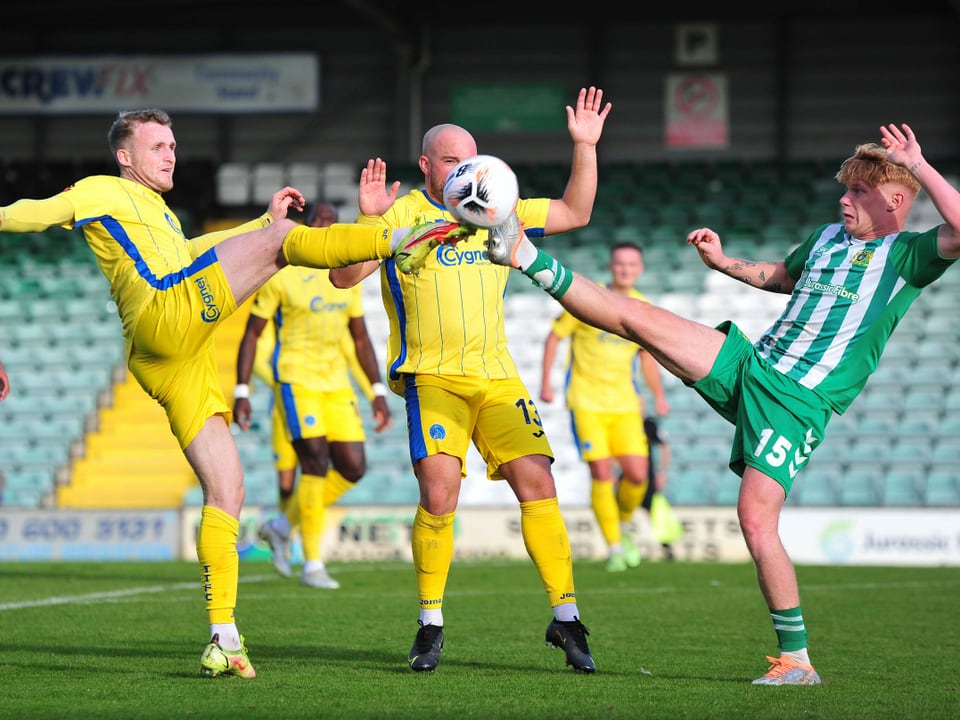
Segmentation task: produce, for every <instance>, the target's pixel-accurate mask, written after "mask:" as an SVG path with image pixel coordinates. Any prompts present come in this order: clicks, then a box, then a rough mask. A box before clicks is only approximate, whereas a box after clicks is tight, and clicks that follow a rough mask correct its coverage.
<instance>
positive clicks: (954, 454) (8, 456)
mask: <svg viewBox="0 0 960 720" xmlns="http://www.w3.org/2000/svg"><path fill="white" fill-rule="evenodd" d="M515 169H517V172H518V176H519V177H520V181H521V186H522V187H523V188H524V194H525V195H542V194H559V193H560V192H562V190H563V184H564V182H565V180H566V177H567V173H568V168H567V167H560V166H557V167H553V166H552V165H551V166H547V165H543V166H539V165H535V164H531V165H529V166H519V167H517V168H515ZM232 170H237V168H233V169H232ZM241 170H243V172H239V173H234V175H233V177H234V180H235V181H236V183H237V185H236V186H235V187H234V190H233V192H234V193H235V194H234V196H233V198H234V199H232V200H231V199H228V198H227V197H221V202H222V203H224V204H225V205H226V204H230V203H233V204H235V205H243V204H246V203H248V202H251V201H252V200H251V198H252V192H253V183H254V181H253V174H254V168H253V166H252V164H250V165H248V166H246V167H245V168H241ZM395 170H397V171H398V172H400V171H407V173H408V176H409V179H410V181H411V182H414V183H418V182H419V176H418V171H417V169H416V168H415V167H411V168H407V169H404V168H399V169H396V168H395ZM230 171H231V168H229V167H226V166H225V167H223V168H221V181H222V182H223V186H224V187H223V188H221V190H222V191H223V192H224V193H226V194H229V192H230V190H229V189H228V185H229V178H230V176H231V172H230ZM284 172H285V173H286V176H285V177H288V178H289V177H292V176H293V174H294V173H295V172H296V173H299V177H300V178H301V180H302V183H317V188H318V192H320V191H321V190H320V188H322V187H323V186H324V183H327V182H329V183H330V186H331V187H336V188H339V189H344V191H345V188H346V187H347V186H348V185H351V186H352V190H351V192H353V193H354V194H355V183H356V177H355V175H356V173H355V172H354V171H353V170H350V169H348V168H346V167H331V168H329V171H327V169H326V168H323V167H319V166H312V167H300V166H298V167H294V166H293V165H290V166H285V168H284ZM824 173H825V171H824V170H823V168H822V167H820V165H819V164H818V163H815V162H809V163H791V164H787V165H782V164H778V163H769V162H764V161H724V162H719V163H703V162H699V163H698V162H689V163H684V162H677V163H666V162H660V163H651V164H649V165H647V166H626V165H613V166H609V167H606V168H601V186H600V191H599V193H598V199H597V203H598V204H597V208H596V209H595V212H594V218H593V222H592V223H591V225H590V226H588V227H587V228H584V229H582V230H579V231H577V232H573V233H568V234H566V235H563V236H557V237H555V238H551V239H550V243H551V246H550V249H551V251H553V252H555V253H556V254H557V255H558V256H559V257H560V258H561V259H562V260H563V261H564V262H566V263H567V264H569V265H570V266H571V267H573V268H574V269H576V270H578V271H580V272H582V273H583V274H585V275H588V276H590V277H594V278H595V279H597V280H603V279H605V278H606V277H607V270H606V261H607V253H608V248H609V247H610V245H611V244H612V243H614V242H617V241H620V240H634V241H636V242H638V243H640V244H641V245H642V246H643V247H644V250H645V260H646V266H647V270H646V273H645V274H644V276H643V277H642V278H641V281H640V288H641V290H642V291H643V292H644V293H645V294H646V295H647V296H648V297H649V298H650V299H651V300H652V301H653V302H655V303H657V304H659V305H662V306H663V307H666V308H668V309H671V310H674V311H675V312H678V313H680V314H682V315H684V316H687V317H691V318H693V319H696V320H699V321H701V322H704V323H707V324H713V323H715V322H716V321H718V320H719V319H727V318H730V319H733V320H734V321H736V322H737V323H738V325H740V326H741V327H742V328H743V329H744V331H745V332H747V334H748V335H749V336H751V337H756V336H757V334H758V333H759V332H761V331H762V330H763V329H764V328H765V327H766V325H767V324H768V323H769V322H770V320H772V318H773V317H775V316H776V314H777V313H778V312H779V309H780V308H781V307H782V301H783V298H782V297H780V296H776V295H771V294H767V293H762V292H759V291H756V290H752V289H750V288H747V287H745V286H743V285H741V284H740V283H737V282H735V281H730V280H729V278H724V277H722V276H720V275H718V274H717V273H710V272H708V271H707V270H706V269H705V267H704V266H703V264H702V263H701V262H700V260H699V258H698V256H697V254H696V252H695V251H693V250H692V249H691V248H689V247H687V246H686V245H685V243H684V241H683V240H684V238H685V235H686V233H687V232H688V231H689V229H690V227H691V223H697V224H700V223H703V224H707V225H709V226H711V227H715V229H717V230H718V231H720V232H721V235H722V236H723V238H724V244H725V249H726V250H727V252H728V253H730V254H740V255H742V256H745V257H748V258H756V259H777V258H781V257H782V256H783V255H784V253H785V251H786V250H787V249H789V247H791V246H792V245H793V244H794V243H796V242H798V241H799V240H800V239H802V235H803V233H804V232H807V231H809V230H812V229H813V226H814V225H815V224H819V223H820V222H822V221H824V220H826V219H832V215H835V212H836V202H837V197H838V188H837V186H836V183H834V182H832V181H831V182H830V183H823V182H821V181H822V180H823V178H824V177H825V175H824ZM401 174H402V173H401ZM398 177H400V175H398ZM403 177H407V176H406V175H405V176H403ZM348 180H349V182H348ZM778 186H780V187H778ZM774 190H777V192H774ZM773 209H776V215H777V217H776V222H773V219H772V218H769V217H768V216H769V214H770V212H771V210H773ZM0 259H2V260H3V261H4V262H3V263H2V264H0V324H2V326H3V327H4V328H5V329H6V330H7V332H6V333H5V339H4V341H3V345H2V346H0V358H3V360H4V363H5V364H6V366H7V369H8V371H9V372H10V374H11V381H12V384H13V386H14V392H12V393H11V395H10V397H9V398H8V399H7V400H5V401H4V402H2V403H0V433H2V437H3V440H4V441H3V443H2V444H0V469H2V470H3V471H4V475H5V483H6V486H5V492H4V495H3V501H4V503H6V504H8V505H9V504H15V505H23V506H31V507H33V506H37V505H40V504H50V503H52V502H54V501H55V500H54V499H55V498H56V492H55V490H56V487H57V485H56V483H57V478H58V477H59V478H60V479H61V481H62V480H63V478H64V472H63V471H64V468H66V467H69V462H70V458H71V452H72V448H73V447H74V445H75V443H78V442H81V441H82V439H83V437H84V433H85V431H87V430H89V429H90V427H91V426H92V424H95V423H94V422H93V421H92V420H91V418H95V417H96V415H97V408H98V406H99V405H100V404H101V403H100V401H101V399H102V397H101V396H102V393H103V392H104V391H107V389H108V388H110V386H111V383H112V382H113V380H115V379H116V378H117V377H118V375H117V372H116V368H117V367H120V368H121V369H122V352H123V345H122V341H121V339H120V331H119V323H118V320H117V318H116V311H115V309H113V307H112V304H111V302H110V299H109V297H108V296H107V291H106V284H105V283H104V281H103V278H102V276H100V274H99V271H98V270H97V269H96V266H95V265H94V264H93V261H92V258H91V257H90V256H89V250H88V249H87V248H86V246H85V244H84V243H83V242H82V240H78V236H77V234H76V233H68V232H67V231H50V232H47V233H32V234H24V235H16V236H14V235H4V234H0ZM958 290H960V271H958V270H957V269H955V268H954V269H951V270H949V271H948V272H947V273H946V274H945V275H944V277H943V278H942V279H941V280H939V281H937V282H936V283H934V284H933V285H932V286H930V287H929V288H927V289H926V290H925V292H924V293H923V294H922V295H921V296H920V298H919V299H918V300H917V301H916V302H915V303H914V307H913V308H912V309H911V310H910V312H909V313H908V315H907V317H906V319H905V320H904V322H903V323H901V326H900V328H898V330H897V331H896V333H895V335H894V337H893V339H892V340H891V341H890V343H889V345H888V348H887V351H886V352H885V354H884V356H883V358H882V360H881V363H880V367H879V368H878V369H877V371H876V373H875V374H874V376H873V377H872V378H871V380H870V382H869V383H868V385H867V387H866V389H865V390H864V392H863V393H862V395H861V396H860V397H859V398H857V400H856V401H855V402H854V403H853V405H852V407H851V408H850V409H849V410H848V411H847V413H846V414H845V415H843V416H841V417H836V418H834V419H833V420H832V421H831V424H830V427H829V429H828V440H827V441H826V442H825V443H824V444H823V446H822V447H820V448H818V449H817V450H816V452H815V453H814V455H813V457H812V459H811V461H810V464H809V466H808V467H807V468H806V469H805V470H804V471H803V472H802V473H801V474H800V475H799V476H798V479H797V482H796V484H795V486H794V492H793V493H792V495H791V498H790V500H789V502H790V504H792V505H809V506H849V507H860V506H887V507H958V506H960V442H958V441H957V437H958V436H960V322H957V320H956V314H955V306H956V297H957V296H958V295H960V293H958ZM379 302H380V298H379V291H378V290H377V291H375V292H373V293H370V294H365V303H366V304H367V311H368V328H369V329H370V332H371V336H372V337H373V340H374V343H375V345H376V346H377V347H378V348H385V344H386V326H385V323H383V322H381V317H380V316H381V315H382V313H380V312H378V311H377V307H378V304H379ZM504 312H505V317H506V321H507V326H508V329H507V331H508V337H509V338H510V344H511V348H512V351H513V354H514V357H515V359H516V360H517V362H518V366H519V367H520V371H521V376H522V377H523V378H524V379H525V381H526V382H527V384H528V387H529V388H530V389H531V392H534V393H535V391H536V388H538V387H539V382H540V359H541V352H542V340H543V338H544V337H545V335H546V332H547V330H548V327H549V322H550V321H551V320H552V318H553V317H554V316H555V315H556V314H557V313H558V312H559V307H558V305H557V304H556V303H555V302H554V301H553V300H551V299H550V298H549V297H548V296H546V295H545V294H544V293H542V292H540V291H538V290H536V289H535V288H533V286H532V285H531V284H530V283H529V282H527V281H526V280H525V279H524V278H522V277H519V276H514V277H513V278H512V280H511V283H510V285H509V288H508V292H507V297H506V300H505V308H504ZM224 352H225V353H226V354H227V355H228V356H229V355H230V354H232V353H234V352H235V348H226V347H225V348H224ZM382 352H383V350H382V349H381V350H378V353H379V354H380V355H381V358H382ZM234 359H235V355H234V356H233V358H228V362H232V361H233V360H234ZM665 381H666V383H667V392H668V398H669V400H670V403H671V406H672V409H671V413H670V415H669V417H668V418H666V419H665V420H664V423H663V425H664V428H665V429H666V430H667V431H668V432H669V433H670V436H671V440H672V445H673V467H672V470H671V473H670V475H671V478H670V483H669V486H668V492H667V494H668V497H669V498H670V499H671V501H672V502H674V503H676V504H678V505H712V504H721V505H729V504H732V503H734V502H736V495H737V492H738V481H737V478H736V476H734V475H733V473H731V471H730V470H729V469H728V467H727V457H728V454H729V443H730V439H731V438H732V426H730V425H728V424H726V423H725V422H724V421H722V420H720V419H719V418H718V417H717V416H716V415H715V414H714V413H713V412H712V411H710V410H709V408H708V407H707V406H706V404H705V403H704V402H703V400H702V399H701V398H700V397H699V396H697V395H696V393H694V392H693V391H692V390H690V389H689V388H686V387H684V386H683V385H682V384H681V383H679V382H678V381H677V380H676V379H674V378H672V377H669V376H667V377H665ZM258 397H259V396H258V395H257V394H256V391H255V394H254V399H255V400H256V401H257V402H260V400H259V399H257V398H258ZM389 400H390V402H391V407H392V409H393V410H394V415H395V418H397V419H402V418H403V405H402V402H401V401H400V399H399V398H396V397H394V396H392V395H391V397H390V398H389ZM540 409H541V415H542V416H543V418H544V423H545V425H546V427H547V430H548V433H549V435H550V439H551V444H552V445H553V446H554V450H555V452H556V454H557V461H556V463H555V465H554V470H555V474H556V476H557V485H558V492H559V494H560V495H561V498H563V499H564V502H568V501H572V502H576V503H586V502H589V500H588V493H587V491H586V490H585V488H586V480H585V477H586V476H585V474H584V469H583V466H582V463H580V462H579V459H578V458H577V457H576V454H575V448H574V447H573V446H572V438H571V437H570V435H569V422H568V418H567V415H566V412H565V410H564V408H563V407H562V402H558V403H554V404H553V405H552V406H550V407H542V408H540ZM367 420H368V418H366V415H365V421H367ZM268 431H269V423H268V422H263V423H261V424H260V427H259V429H258V430H257V431H256V432H251V433H243V434H238V435H237V442H238V447H239V448H240V452H241V455H242V457H243V458H244V462H245V467H246V482H247V493H248V495H247V498H248V499H247V502H248V503H250V504H256V505H273V504H274V503H275V502H276V476H275V472H274V469H273V467H272V460H271V458H270V453H269V450H268V449H269V434H268ZM405 439H406V435H405V431H404V429H403V423H402V421H398V422H397V423H396V427H395V428H394V430H393V431H391V432H390V434H388V435H382V436H381V435H377V434H376V433H374V432H373V431H372V429H370V430H369V431H368V442H367V458H368V468H369V469H368V473H367V475H366V477H365V478H364V479H363V481H362V482H361V483H360V484H359V485H358V486H357V488H356V489H355V490H353V491H351V492H350V493H348V494H347V495H346V496H344V498H343V500H342V501H341V502H343V503H344V504H352V503H353V504H362V503H367V502H390V503H396V504H403V505H413V504H415V503H416V499H417V486H416V481H415V479H414V478H413V476H412V471H411V470H410V467H409V458H408V456H407V451H406V441H405ZM111 442H114V443H118V445H109V444H108V445H106V446H97V452H101V451H102V452H104V453H107V454H112V455H115V456H120V455H123V454H124V451H123V448H122V443H123V441H122V439H117V438H115V437H114V438H113V439H112V440H111ZM468 471H469V474H470V477H469V479H468V481H466V482H465V484H464V493H463V498H464V501H465V503H466V504H484V503H497V502H501V501H502V498H501V496H500V495H499V494H498V491H499V490H500V489H501V488H502V485H498V484H494V483H488V482H487V481H486V480H485V479H484V469H483V467H482V463H481V462H479V458H477V457H473V456H471V458H470V459H469V461H468ZM81 474H82V472H81ZM199 501H200V494H199V488H198V487H196V485H195V484H189V483H188V488H187V489H186V491H185V493H184V495H183V502H186V503H188V504H189V503H198V502H199Z"/></svg>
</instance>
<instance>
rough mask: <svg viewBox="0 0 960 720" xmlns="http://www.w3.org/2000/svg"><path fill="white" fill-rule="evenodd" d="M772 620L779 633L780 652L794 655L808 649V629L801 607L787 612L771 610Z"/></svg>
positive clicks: (789, 609)
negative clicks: (804, 622) (793, 653)
mask: <svg viewBox="0 0 960 720" xmlns="http://www.w3.org/2000/svg"><path fill="white" fill-rule="evenodd" d="M770 618H771V619H772V620H773V629H774V630H775V631H776V633H777V644H778V645H779V646H780V652H782V653H784V654H786V653H792V652H796V651H798V650H802V649H804V648H805V647H807V628H806V626H804V624H803V613H802V612H801V611H800V606H799V605H797V607H794V608H788V609H786V610H771V611H770Z"/></svg>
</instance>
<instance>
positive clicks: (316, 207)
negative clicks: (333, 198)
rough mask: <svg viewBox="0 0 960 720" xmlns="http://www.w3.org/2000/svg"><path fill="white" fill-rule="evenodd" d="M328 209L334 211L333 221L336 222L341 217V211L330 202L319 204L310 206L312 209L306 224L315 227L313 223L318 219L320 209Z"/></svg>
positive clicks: (308, 211) (309, 211) (308, 212)
mask: <svg viewBox="0 0 960 720" xmlns="http://www.w3.org/2000/svg"><path fill="white" fill-rule="evenodd" d="M322 207H328V208H330V209H331V210H333V221H334V222H336V221H337V220H338V219H339V217H340V210H339V209H338V208H337V206H336V205H334V204H333V203H329V202H318V203H314V204H313V205H311V206H310V209H309V210H307V217H306V223H307V225H313V221H314V220H316V219H317V213H318V212H320V208H322Z"/></svg>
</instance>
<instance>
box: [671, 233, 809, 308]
mask: <svg viewBox="0 0 960 720" xmlns="http://www.w3.org/2000/svg"><path fill="white" fill-rule="evenodd" d="M687 244H688V245H693V246H694V247H696V248H697V252H698V253H700V259H701V260H702V261H703V264H704V265H706V266H707V267H708V268H710V269H711V270H717V271H718V272H722V273H723V274H724V275H728V276H729V277H732V278H733V279H734V280H739V281H740V282H742V283H745V284H747V285H750V286H751V287H755V288H759V289H761V290H768V291H769V292H776V293H791V292H793V288H794V286H795V285H796V284H797V281H796V280H795V279H794V278H792V277H790V275H789V274H788V273H787V265H786V263H784V262H783V261H782V260H781V261H777V262H773V261H761V262H755V261H753V260H743V259H740V258H730V257H727V256H726V255H724V254H723V246H722V245H721V243H720V236H719V235H717V233H715V232H714V231H713V230H711V229H710V228H698V229H697V230H694V231H693V232H691V233H690V234H689V235H687Z"/></svg>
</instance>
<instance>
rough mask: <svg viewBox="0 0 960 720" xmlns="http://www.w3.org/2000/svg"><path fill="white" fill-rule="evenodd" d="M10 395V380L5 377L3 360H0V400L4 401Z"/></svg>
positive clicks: (5, 370)
mask: <svg viewBox="0 0 960 720" xmlns="http://www.w3.org/2000/svg"><path fill="white" fill-rule="evenodd" d="M9 394H10V378H9V377H8V376H7V369H6V368H5V367H4V366H3V360H0V400H4V399H5V398H6V397H7V395H9Z"/></svg>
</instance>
